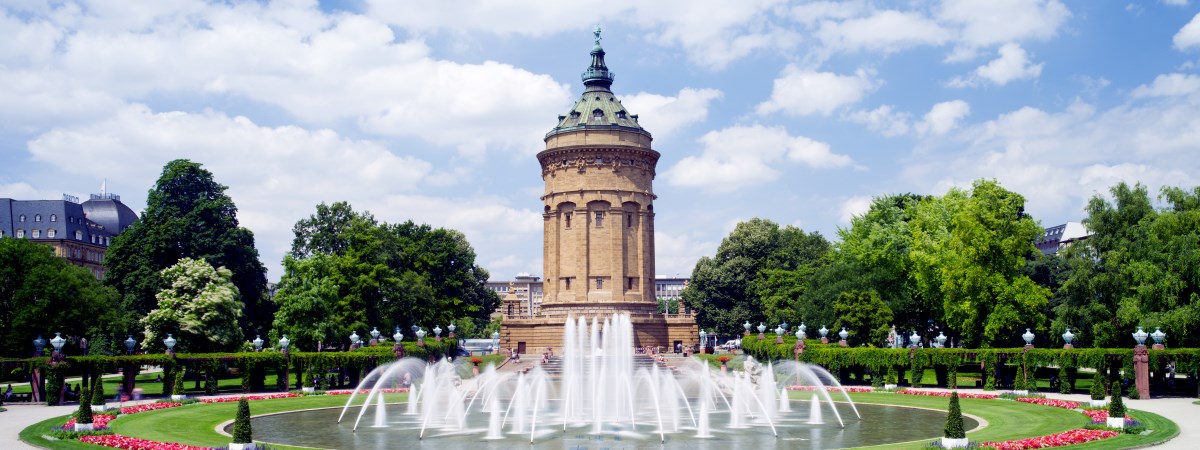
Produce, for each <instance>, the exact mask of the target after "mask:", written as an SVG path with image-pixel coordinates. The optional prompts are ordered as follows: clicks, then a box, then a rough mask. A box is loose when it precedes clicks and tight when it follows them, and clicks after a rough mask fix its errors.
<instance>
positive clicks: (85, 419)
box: [75, 390, 94, 431]
mask: <svg viewBox="0 0 1200 450" xmlns="http://www.w3.org/2000/svg"><path fill="white" fill-rule="evenodd" d="M87 394H88V391H86V390H85V391H83V393H82V394H80V395H79V411H77V412H76V413H75V431H92V430H93V429H94V427H93V426H92V406H91V405H89V404H88V403H91V402H89V401H88V400H87V399H88V397H89V395H87Z"/></svg>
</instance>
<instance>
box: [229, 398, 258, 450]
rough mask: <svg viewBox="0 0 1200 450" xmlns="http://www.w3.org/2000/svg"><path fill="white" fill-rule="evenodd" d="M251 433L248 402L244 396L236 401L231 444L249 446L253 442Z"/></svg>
mask: <svg viewBox="0 0 1200 450" xmlns="http://www.w3.org/2000/svg"><path fill="white" fill-rule="evenodd" d="M253 434H254V433H253V431H252V428H251V427H250V402H249V401H247V400H246V397H245V396H242V398H240V399H238V406H237V415H236V416H234V418H233V443H234V444H249V443H251V442H254V438H253Z"/></svg>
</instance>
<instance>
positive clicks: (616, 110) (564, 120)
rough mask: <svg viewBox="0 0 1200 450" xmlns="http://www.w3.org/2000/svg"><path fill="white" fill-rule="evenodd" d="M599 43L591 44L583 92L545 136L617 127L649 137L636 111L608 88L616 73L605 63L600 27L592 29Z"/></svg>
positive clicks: (584, 74)
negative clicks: (626, 105)
mask: <svg viewBox="0 0 1200 450" xmlns="http://www.w3.org/2000/svg"><path fill="white" fill-rule="evenodd" d="M593 33H594V34H595V35H596V44H595V45H594V46H592V52H591V55H592V63H591V64H590V65H589V66H588V68H587V70H584V71H583V74H582V76H581V78H583V85H584V90H583V95H581V96H580V97H579V100H576V101H575V106H572V107H571V110H570V111H568V112H567V114H565V115H561V116H558V126H555V127H554V130H551V131H550V132H549V133H547V134H546V137H550V136H553V135H555V134H558V133H565V132H568V131H576V130H581V129H597V130H600V129H615V130H625V131H635V132H638V133H641V134H645V135H647V136H649V135H650V133H649V132H647V131H646V130H643V129H642V127H641V125H639V124H638V116H637V114H630V113H629V112H628V111H626V110H625V106H624V105H622V104H621V101H620V100H617V98H616V96H615V95H613V93H612V91H611V90H610V89H609V88H610V87H611V86H612V82H613V78H614V74H613V73H612V72H610V71H609V70H608V66H607V65H605V64H604V48H602V47H600V27H598V26H597V27H596V29H595V31H594V32H593Z"/></svg>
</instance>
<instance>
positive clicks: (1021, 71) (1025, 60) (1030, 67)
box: [947, 43, 1042, 88]
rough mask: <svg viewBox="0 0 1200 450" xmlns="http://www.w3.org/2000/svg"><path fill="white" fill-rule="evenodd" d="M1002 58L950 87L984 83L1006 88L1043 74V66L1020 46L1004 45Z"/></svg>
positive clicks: (981, 67)
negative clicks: (1031, 58) (1011, 82)
mask: <svg viewBox="0 0 1200 450" xmlns="http://www.w3.org/2000/svg"><path fill="white" fill-rule="evenodd" d="M999 53H1000V56H999V57H998V58H996V59H994V60H992V61H990V62H988V63H987V64H984V65H982V66H979V67H977V68H976V69H975V72H974V73H972V74H971V75H970V76H969V77H967V78H962V77H956V78H954V79H952V80H950V82H948V83H947V85H948V86H950V87H956V88H961V87H971V86H978V85H979V84H980V83H982V82H983V81H988V82H991V83H992V84H995V85H999V86H1004V85H1005V84H1008V82H1010V81H1014V80H1023V79H1026V78H1037V77H1038V76H1039V75H1041V74H1042V64H1040V63H1039V64H1033V63H1032V62H1031V61H1030V60H1029V55H1028V54H1027V53H1026V52H1025V49H1023V48H1021V46H1020V45H1017V44H1013V43H1009V44H1004V46H1002V47H1000V50H999Z"/></svg>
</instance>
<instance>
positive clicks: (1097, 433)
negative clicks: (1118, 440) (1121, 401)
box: [979, 429, 1120, 450]
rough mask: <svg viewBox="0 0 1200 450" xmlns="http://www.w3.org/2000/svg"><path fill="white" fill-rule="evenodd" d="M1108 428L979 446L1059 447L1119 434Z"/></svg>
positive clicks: (1014, 449) (1004, 449) (1002, 449)
mask: <svg viewBox="0 0 1200 450" xmlns="http://www.w3.org/2000/svg"><path fill="white" fill-rule="evenodd" d="M1119 434H1120V433H1117V432H1116V431H1109V430H1083V429H1080V430H1070V431H1064V432H1062V433H1058V434H1052V435H1049V436H1039V437H1031V438H1025V439H1017V440H1013V441H1004V442H984V443H982V444H980V445H979V446H980V447H984V448H995V449H997V450H1024V449H1027V448H1048V447H1061V446H1064V445H1074V444H1082V443H1084V442H1091V441H1095V440H1100V439H1108V438H1110V437H1114V436H1117V435H1119Z"/></svg>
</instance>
